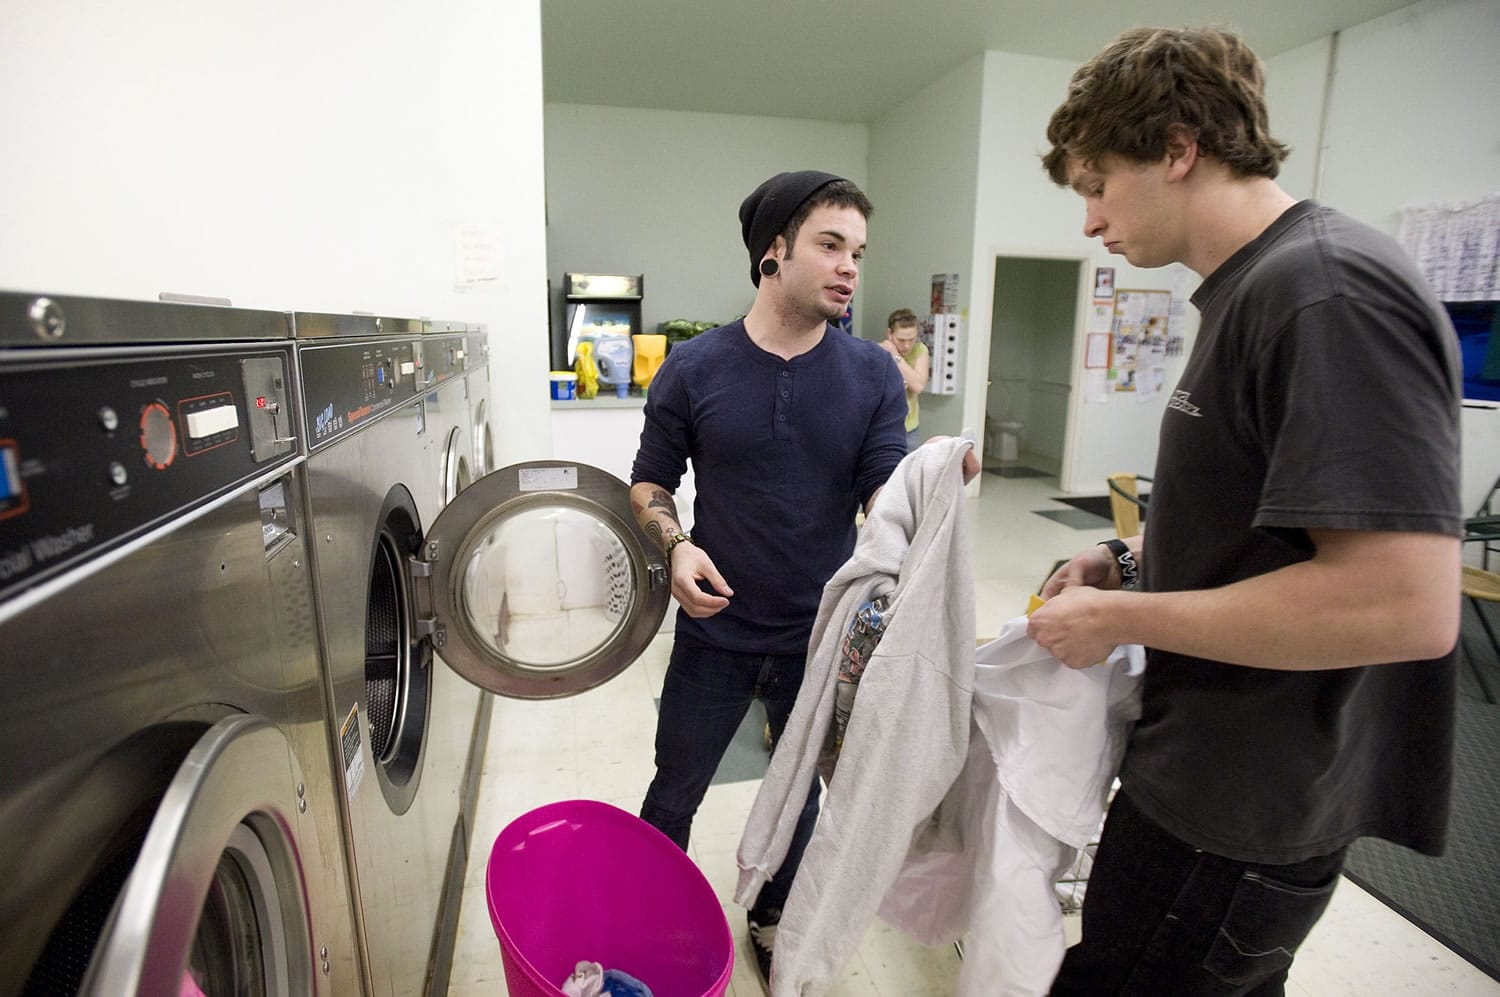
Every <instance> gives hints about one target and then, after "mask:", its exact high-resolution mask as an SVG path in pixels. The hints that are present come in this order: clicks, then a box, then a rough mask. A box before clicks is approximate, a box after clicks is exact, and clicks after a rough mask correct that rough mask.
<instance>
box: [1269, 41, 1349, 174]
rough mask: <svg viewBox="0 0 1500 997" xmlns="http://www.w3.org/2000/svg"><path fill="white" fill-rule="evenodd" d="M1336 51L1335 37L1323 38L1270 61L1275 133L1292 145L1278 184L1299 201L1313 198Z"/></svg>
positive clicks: (1272, 124) (1279, 139) (1270, 104)
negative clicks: (1333, 51)
mask: <svg viewBox="0 0 1500 997" xmlns="http://www.w3.org/2000/svg"><path fill="white" fill-rule="evenodd" d="M1331 47H1332V41H1331V39H1330V38H1319V39H1318V40H1317V41H1315V42H1312V43H1311V44H1308V45H1303V46H1301V47H1300V48H1296V49H1293V50H1292V51H1290V52H1286V53H1284V54H1282V55H1279V56H1276V57H1274V58H1271V59H1266V60H1265V65H1266V107H1267V110H1268V111H1269V112H1270V118H1271V134H1272V135H1274V136H1276V138H1277V140H1278V141H1280V142H1282V143H1284V144H1286V145H1288V146H1290V147H1291V153H1290V154H1289V155H1288V156H1287V158H1286V160H1285V161H1284V162H1283V163H1282V164H1281V175H1280V176H1278V177H1277V178H1276V180H1277V182H1278V183H1280V184H1281V186H1282V188H1283V189H1284V190H1285V191H1286V192H1287V193H1288V194H1290V195H1292V196H1293V197H1295V198H1298V199H1301V198H1307V197H1312V196H1313V184H1314V182H1315V178H1316V173H1317V168H1318V143H1319V128H1320V126H1321V124H1322V118H1323V104H1324V101H1323V93H1324V90H1325V88H1326V87H1327V80H1328V56H1329V50H1330V48H1331Z"/></svg>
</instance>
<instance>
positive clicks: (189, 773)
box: [79, 715, 326, 997]
mask: <svg viewBox="0 0 1500 997" xmlns="http://www.w3.org/2000/svg"><path fill="white" fill-rule="evenodd" d="M289 750H290V746H289V744H288V743H287V740H286V737H285V735H283V734H282V732H281V730H280V729H279V728H277V727H275V726H273V725H272V724H270V723H268V722H267V721H265V720H262V719H260V718H258V717H252V716H246V715H239V716H233V717H230V718H228V719H226V720H222V721H220V722H219V723H218V724H216V725H214V727H213V728H212V729H210V730H209V731H208V732H207V733H205V734H204V735H203V737H202V738H201V739H200V740H199V741H198V743H197V745H196V746H195V747H194V748H193V749H192V751H191V752H189V753H188V756H187V758H186V759H185V760H184V761H183V764H182V766H181V767H180V768H179V769H178V772H177V775H176V777H175V778H174V779H173V780H172V783H171V784H170V785H169V786H168V787H167V790H166V792H165V794H164V795H163V797H162V800H161V803H160V804H159V805H158V806H157V810H156V814H155V816H154V818H153V819H152V822H151V826H150V829H149V830H148V831H147V832H146V837H145V840H144V841H143V842H142V844H141V849H140V854H139V856H138V857H137V858H136V861H135V866H134V868H133V869H132V871H131V874H130V877H129V879H128V880H127V881H126V884H125V888H124V890H123V891H122V892H121V893H120V895H119V897H118V898H117V899H116V901H115V904H114V907H113V909H112V910H111V912H110V914H109V917H108V919H107V921H106V923H105V925H104V928H103V931H102V932H101V934H100V937H99V942H98V944H97V946H96V947H95V949H94V957H93V960H92V962H91V963H90V965H89V968H88V972H87V974H86V975H85V977H84V980H83V985H82V987H81V989H80V990H79V993H80V994H83V995H87V997H104V995H113V994H127V993H128V994H137V993H139V994H196V993H203V994H220V993H228V994H269V995H278V997H280V995H285V997H292V995H296V994H306V993H311V992H312V988H313V986H314V982H313V972H314V971H313V966H312V962H311V949H312V923H311V917H310V914H309V913H308V911H307V908H306V904H305V899H304V898H305V896H306V889H305V883H304V882H303V880H302V875H301V871H300V870H301V868H302V865H303V863H305V862H306V861H307V860H308V856H306V855H302V854H300V853H299V850H298V846H297V844H296V842H295V841H294V840H293V839H292V838H291V837H290V835H289V833H288V831H287V830H286V829H287V828H289V827H293V826H295V824H296V814H295V807H296V806H297V800H296V798H295V795H294V792H293V789H292V786H293V783H294V782H295V779H294V778H293V777H292V774H291V768H290V763H289V760H288V759H289V755H288V752H289ZM325 972H326V968H325Z"/></svg>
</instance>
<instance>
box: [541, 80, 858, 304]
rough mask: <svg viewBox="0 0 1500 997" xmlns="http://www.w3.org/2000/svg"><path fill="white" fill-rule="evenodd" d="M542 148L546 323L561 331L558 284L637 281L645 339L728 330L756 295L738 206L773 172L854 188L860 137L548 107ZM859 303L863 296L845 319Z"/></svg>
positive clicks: (619, 110) (837, 126) (750, 122)
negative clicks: (682, 324) (666, 329)
mask: <svg viewBox="0 0 1500 997" xmlns="http://www.w3.org/2000/svg"><path fill="white" fill-rule="evenodd" d="M546 142H547V274H548V276H549V278H550V279H551V281H552V293H553V306H554V308H553V310H554V320H555V321H557V322H559V323H560V322H561V321H562V312H561V304H560V303H561V287H562V275H563V273H564V272H566V271H569V270H574V271H583V272H593V273H640V274H645V297H644V299H643V301H642V303H641V313H642V314H641V317H642V321H643V323H644V324H645V326H646V329H647V331H655V329H656V326H657V323H659V322H663V321H668V320H671V319H678V318H685V319H692V320H695V321H699V320H701V321H716V322H728V321H729V320H731V319H733V318H735V317H736V316H739V315H743V314H744V313H745V312H747V311H748V310H749V309H750V303H751V302H752V301H753V300H754V298H755V286H754V285H753V284H752V283H751V282H750V257H749V254H748V253H747V252H746V250H745V244H744V241H743V238H742V236H741V233H740V223H739V217H738V211H739V206H740V202H741V201H742V200H744V199H745V196H746V195H747V194H749V193H750V192H751V191H752V190H754V189H755V188H756V186H757V185H759V184H760V183H761V181H763V180H765V179H766V178H767V177H770V176H772V175H773V174H776V173H780V172H782V171H784V170H801V169H818V170H826V171H828V172H830V173H835V174H838V175H839V176H844V177H848V178H849V179H850V180H853V181H854V182H855V183H857V184H860V185H861V186H864V185H865V170H866V161H867V152H868V148H869V130H868V128H867V127H866V126H864V125H862V124H847V123H840V122H832V121H808V120H800V119H793V118H761V117H752V116H748V115H732V114H699V113H693V112H686V111H657V110H645V109H640V108H624V107H597V106H592V105H579V104H548V105H546ZM879 214H880V213H879V210H878V205H877V218H878V217H879ZM871 238H872V240H873V238H874V236H873V234H872V236H871ZM863 300H864V291H863V290H862V291H861V293H860V294H859V296H858V297H857V298H856V300H855V310H856V316H858V315H859V311H860V307H861V305H862V303H863Z"/></svg>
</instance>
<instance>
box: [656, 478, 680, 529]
mask: <svg viewBox="0 0 1500 997" xmlns="http://www.w3.org/2000/svg"><path fill="white" fill-rule="evenodd" d="M648 508H651V509H660V510H661V511H662V514H663V515H664V516H666V517H667V518H668V519H670V520H671V521H672V525H673V526H675V527H677V528H678V529H679V530H681V529H682V523H681V521H680V520H678V518H677V504H676V503H675V502H673V501H672V496H671V495H670V494H669V493H668V492H667V491H666V490H665V489H661V488H658V489H657V490H656V491H654V492H652V493H651V503H650V505H649V507H648Z"/></svg>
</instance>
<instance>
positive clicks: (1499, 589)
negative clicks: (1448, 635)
mask: <svg viewBox="0 0 1500 997" xmlns="http://www.w3.org/2000/svg"><path fill="white" fill-rule="evenodd" d="M1463 592H1464V598H1466V599H1468V600H1469V603H1470V604H1471V605H1472V606H1473V607H1474V615H1476V616H1478V617H1479V625H1480V626H1482V627H1484V632H1485V636H1487V637H1489V639H1490V651H1491V652H1492V653H1493V654H1494V655H1495V656H1496V657H1497V658H1500V638H1497V637H1496V636H1495V627H1494V624H1492V623H1491V622H1490V621H1489V618H1488V617H1486V616H1485V615H1484V607H1483V606H1481V605H1480V602H1481V601H1483V602H1500V575H1497V574H1495V573H1494V572H1493V571H1485V570H1484V569H1483V568H1476V567H1474V566H1473V565H1471V564H1466V565H1464V576H1463ZM1460 636H1462V635H1460ZM1464 654H1465V656H1466V657H1468V659H1469V661H1470V662H1476V661H1477V659H1476V658H1475V657H1474V655H1473V654H1471V653H1469V649H1468V648H1467V647H1465V648H1464ZM1474 675H1475V677H1476V678H1477V679H1478V680H1479V685H1480V688H1481V689H1483V690H1484V697H1485V699H1487V700H1488V701H1490V702H1491V703H1493V702H1495V690H1493V689H1491V688H1490V686H1489V683H1488V682H1487V681H1485V678H1484V675H1483V673H1482V670H1481V669H1480V668H1479V667H1477V665H1476V666H1475V668H1474Z"/></svg>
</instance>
